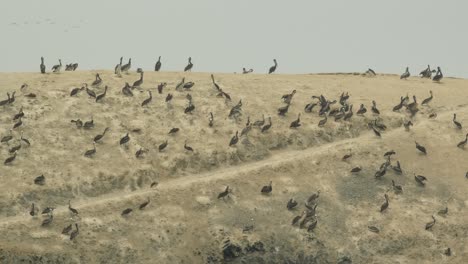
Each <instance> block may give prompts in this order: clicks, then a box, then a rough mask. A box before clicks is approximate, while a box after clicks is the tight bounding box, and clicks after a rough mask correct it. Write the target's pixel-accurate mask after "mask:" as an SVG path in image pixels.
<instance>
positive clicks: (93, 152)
mask: <svg viewBox="0 0 468 264" xmlns="http://www.w3.org/2000/svg"><path fill="white" fill-rule="evenodd" d="M94 154H96V142H93V149H89V150H87V151H86V152H85V153H84V156H85V157H87V158H91V157H92V156H94Z"/></svg>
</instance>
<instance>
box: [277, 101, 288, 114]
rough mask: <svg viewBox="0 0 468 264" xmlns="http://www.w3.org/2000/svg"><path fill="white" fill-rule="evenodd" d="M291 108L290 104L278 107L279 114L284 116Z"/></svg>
mask: <svg viewBox="0 0 468 264" xmlns="http://www.w3.org/2000/svg"><path fill="white" fill-rule="evenodd" d="M288 110H289V104H286V105H285V106H282V107H280V108H278V115H280V116H284V115H285V114H286V113H287V112H288Z"/></svg>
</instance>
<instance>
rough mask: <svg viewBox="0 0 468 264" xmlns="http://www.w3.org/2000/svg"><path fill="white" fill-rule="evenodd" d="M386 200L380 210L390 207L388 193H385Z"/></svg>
mask: <svg viewBox="0 0 468 264" xmlns="http://www.w3.org/2000/svg"><path fill="white" fill-rule="evenodd" d="M384 197H385V202H384V203H383V204H382V206H380V212H383V211H385V210H386V209H387V208H388V195H387V194H385V196H384Z"/></svg>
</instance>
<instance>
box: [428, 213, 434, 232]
mask: <svg viewBox="0 0 468 264" xmlns="http://www.w3.org/2000/svg"><path fill="white" fill-rule="evenodd" d="M431 217H432V221H431V222H429V223H427V224H426V230H429V229H431V228H432V227H433V226H434V225H435V223H436V219H435V217H434V216H433V215H432V216H431Z"/></svg>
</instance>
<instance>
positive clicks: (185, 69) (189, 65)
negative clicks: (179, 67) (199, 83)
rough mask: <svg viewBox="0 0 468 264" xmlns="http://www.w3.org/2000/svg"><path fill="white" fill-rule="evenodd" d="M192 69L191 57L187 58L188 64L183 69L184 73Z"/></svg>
mask: <svg viewBox="0 0 468 264" xmlns="http://www.w3.org/2000/svg"><path fill="white" fill-rule="evenodd" d="M192 68H193V63H192V57H189V58H188V64H187V66H185V68H184V72H186V71H192Z"/></svg>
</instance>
